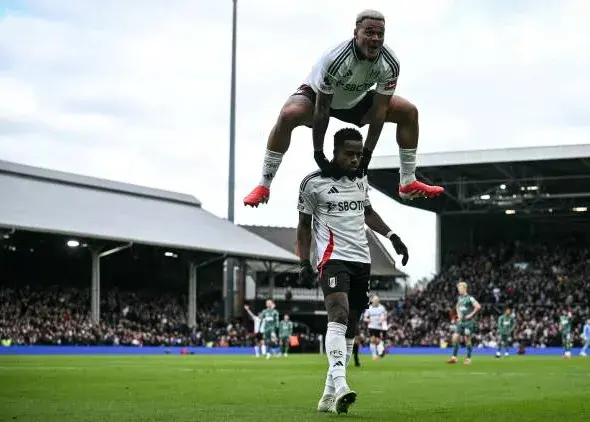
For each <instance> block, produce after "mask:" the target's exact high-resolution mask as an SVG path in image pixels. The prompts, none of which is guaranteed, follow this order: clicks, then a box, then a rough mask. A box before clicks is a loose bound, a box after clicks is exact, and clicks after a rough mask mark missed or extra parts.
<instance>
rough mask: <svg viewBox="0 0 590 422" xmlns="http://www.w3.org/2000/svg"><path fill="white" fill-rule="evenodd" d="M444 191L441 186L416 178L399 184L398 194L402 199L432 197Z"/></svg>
mask: <svg viewBox="0 0 590 422" xmlns="http://www.w3.org/2000/svg"><path fill="white" fill-rule="evenodd" d="M444 191H445V188H443V187H442V186H430V185H427V184H426V183H422V182H420V181H418V180H414V181H413V182H412V183H408V184H407V185H404V186H402V185H400V186H399V196H400V198H402V199H414V198H432V197H434V196H437V195H440V194H441V193H443V192H444Z"/></svg>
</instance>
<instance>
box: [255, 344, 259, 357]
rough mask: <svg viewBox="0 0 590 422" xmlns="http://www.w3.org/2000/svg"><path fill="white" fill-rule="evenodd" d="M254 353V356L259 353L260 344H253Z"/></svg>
mask: <svg viewBox="0 0 590 422" xmlns="http://www.w3.org/2000/svg"><path fill="white" fill-rule="evenodd" d="M254 353H256V356H258V355H260V346H254Z"/></svg>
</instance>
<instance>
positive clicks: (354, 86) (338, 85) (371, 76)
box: [304, 39, 399, 109]
mask: <svg viewBox="0 0 590 422" xmlns="http://www.w3.org/2000/svg"><path fill="white" fill-rule="evenodd" d="M398 76H399V60H398V59H397V56H396V55H395V53H394V52H393V50H392V49H391V48H389V47H388V46H387V45H385V44H383V46H382V47H381V52H380V53H379V55H378V56H377V58H376V59H375V60H363V59H360V58H359V57H358V56H357V51H356V47H355V42H354V39H353V40H348V41H345V42H343V43H340V44H338V45H337V46H336V47H332V48H331V49H329V50H328V51H326V52H325V53H324V54H323V55H322V57H321V58H320V60H319V61H318V62H317V63H316V64H315V65H314V66H313V68H312V70H311V73H310V74H309V75H308V76H307V78H306V80H305V82H304V83H305V84H306V85H309V86H310V87H311V88H312V89H313V90H314V91H315V92H316V93H317V92H318V91H319V92H323V93H324V94H333V97H332V106H331V107H332V108H334V109H349V108H352V107H354V106H355V105H357V104H358V103H359V102H360V101H361V100H362V99H363V97H364V96H365V95H366V94H367V92H368V91H369V90H370V89H371V88H372V87H373V85H375V84H377V86H376V87H375V92H377V93H379V94H383V95H393V93H394V92H395V87H396V86H397V78H398Z"/></svg>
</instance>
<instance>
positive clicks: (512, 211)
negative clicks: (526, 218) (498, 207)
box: [504, 210, 516, 215]
mask: <svg viewBox="0 0 590 422" xmlns="http://www.w3.org/2000/svg"><path fill="white" fill-rule="evenodd" d="M504 212H505V213H506V215H514V214H516V211H514V210H506V211H504Z"/></svg>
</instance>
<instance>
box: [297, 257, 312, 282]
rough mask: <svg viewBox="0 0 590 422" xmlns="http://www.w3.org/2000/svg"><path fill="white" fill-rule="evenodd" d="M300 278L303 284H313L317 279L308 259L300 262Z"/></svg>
mask: <svg viewBox="0 0 590 422" xmlns="http://www.w3.org/2000/svg"><path fill="white" fill-rule="evenodd" d="M299 280H300V281H301V283H302V284H303V285H308V286H309V285H312V284H313V283H314V281H315V272H314V270H313V268H312V266H311V262H309V260H308V259H304V260H303V261H301V262H300V263H299Z"/></svg>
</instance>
